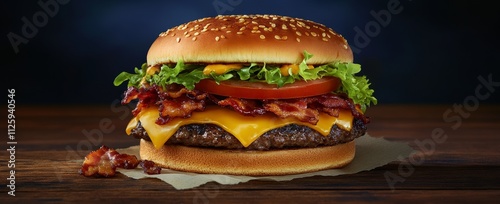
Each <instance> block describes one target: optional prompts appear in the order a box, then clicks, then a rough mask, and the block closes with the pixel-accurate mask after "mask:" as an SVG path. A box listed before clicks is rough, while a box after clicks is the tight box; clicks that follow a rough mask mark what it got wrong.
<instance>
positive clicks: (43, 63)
mask: <svg viewBox="0 0 500 204" xmlns="http://www.w3.org/2000/svg"><path fill="white" fill-rule="evenodd" d="M50 1H54V2H55V0H43V1H42V2H50ZM66 1H67V0H66ZM37 2H38V1H14V0H8V1H2V7H1V9H2V19H3V20H2V24H3V26H2V40H1V42H2V50H3V53H4V54H2V72H3V74H2V77H3V79H4V80H3V84H6V85H7V88H16V92H17V95H16V99H17V103H21V104H61V103H71V104H75V103H78V104H97V103H100V104H110V103H111V102H112V101H114V100H115V99H119V98H120V97H121V94H122V93H123V91H124V90H125V87H124V86H121V87H114V86H113V84H112V81H113V79H114V77H115V76H116V75H117V74H118V73H120V72H121V71H132V69H133V68H134V67H136V66H140V65H141V64H142V63H143V62H145V60H146V53H147V51H148V48H149V46H150V45H151V43H152V42H153V41H154V40H155V39H156V37H157V35H158V34H159V33H160V32H161V31H165V30H166V29H168V28H170V27H173V26H176V25H178V24H181V23H185V22H188V21H191V20H195V19H198V18H202V17H207V16H215V15H217V14H279V15H287V16H293V17H300V18H305V19H310V20H313V21H316V22H319V23H322V24H325V25H326V26H328V27H332V28H333V29H334V30H336V31H338V32H339V33H341V34H343V35H344V37H345V38H346V39H347V40H348V41H349V42H350V44H351V46H356V47H358V48H360V49H359V50H360V52H357V53H355V62H356V63H359V64H361V65H362V67H363V71H362V74H365V75H367V76H368V78H369V79H370V81H371V82H372V87H373V89H375V95H376V97H377V98H378V99H379V103H462V102H463V101H464V99H465V98H466V97H467V96H470V95H474V94H475V89H476V87H477V86H478V85H479V84H480V83H479V81H478V79H477V78H478V76H484V77H487V76H488V75H490V74H491V75H492V78H493V80H494V81H500V73H499V71H498V70H499V66H498V64H497V60H498V56H499V54H500V52H499V50H498V47H499V46H500V43H499V40H498V36H499V34H500V33H499V32H497V31H496V30H497V29H498V27H499V25H500V18H499V16H500V15H499V13H500V9H498V7H496V6H495V5H494V4H492V3H485V2H483V3H481V2H477V1H461V2H457V1H439V2H438V1H417V0H413V1H409V0H400V1H397V2H399V3H400V5H399V6H398V8H399V9H400V12H399V13H397V14H392V15H391V19H390V21H388V24H387V25H386V26H385V27H384V26H380V24H378V25H379V26H380V30H378V32H376V34H374V35H373V37H370V39H369V40H370V41H369V43H367V42H366V41H362V40H360V39H356V35H359V33H357V32H356V31H355V30H356V28H359V29H361V30H365V27H366V25H372V26H373V25H375V24H377V23H376V20H375V17H374V16H373V15H372V14H371V12H372V11H373V12H381V11H382V10H387V9H388V5H387V4H388V2H395V0H380V1H370V0H355V1H319V0H308V1H264V0H215V1H214V0H205V1H201V0H198V1H159V0H157V1H118V0H114V1H97V0H88V1H76V0H73V1H69V3H67V4H64V5H59V8H58V11H57V12H55V14H54V15H53V16H49V18H48V19H46V21H45V24H44V25H42V26H41V27H39V28H38V32H37V33H36V34H35V35H34V37H32V38H26V39H27V41H28V42H27V43H26V44H21V45H19V47H18V48H19V52H18V53H15V51H14V49H13V47H12V45H11V44H10V42H9V39H8V37H7V36H8V35H9V33H15V34H17V35H21V36H22V27H23V25H24V24H25V22H23V21H22V19H23V17H25V18H26V19H28V20H29V21H31V22H32V21H33V16H34V15H36V14H37V13H38V12H41V11H43V9H42V8H41V7H40V6H39V5H38V3H37ZM214 2H215V4H217V5H218V6H219V7H217V8H218V9H217V8H216V7H215V6H214ZM224 5H225V6H226V9H225V10H224V9H223V8H222V7H221V6H224ZM221 9H222V10H221ZM38 14H40V13H38ZM39 20H40V21H43V19H39ZM373 28H375V27H372V29H373ZM372 31H373V30H372ZM374 31H377V30H374ZM361 45H362V46H361ZM496 89H500V87H497V88H496ZM5 95H7V94H5ZM482 102H483V101H482ZM498 102H500V90H496V91H495V92H494V93H493V94H492V95H491V97H489V98H488V99H487V100H486V101H484V103H498Z"/></svg>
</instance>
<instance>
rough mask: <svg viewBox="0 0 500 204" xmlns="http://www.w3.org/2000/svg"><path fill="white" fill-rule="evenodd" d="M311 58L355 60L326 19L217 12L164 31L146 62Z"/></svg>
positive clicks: (293, 60) (285, 61)
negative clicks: (324, 21) (327, 25)
mask: <svg viewBox="0 0 500 204" xmlns="http://www.w3.org/2000/svg"><path fill="white" fill-rule="evenodd" d="M304 51H307V52H309V53H311V54H313V55H314V56H313V57H312V58H311V59H309V60H308V64H326V63H330V62H333V61H342V62H352V60H353V54H352V51H351V48H350V47H349V45H348V44H347V41H346V40H345V39H344V38H343V37H342V35H340V34H338V33H336V32H335V31H333V30H332V29H331V28H328V27H326V26H324V25H322V24H319V23H315V22H312V21H309V20H304V19H300V18H292V17H286V16H277V15H230V16H223V15H219V16H216V17H209V18H202V19H198V20H194V21H191V22H188V23H185V24H182V25H179V26H176V27H173V28H171V29H168V30H167V31H165V32H162V33H160V35H159V37H158V38H157V39H156V41H154V42H153V44H152V45H151V48H150V49H149V52H148V55H147V63H148V65H156V64H165V63H176V62H177V61H178V60H183V61H184V63H253V62H255V63H270V64H298V63H300V62H301V61H302V60H303V58H304V56H303V52H304Z"/></svg>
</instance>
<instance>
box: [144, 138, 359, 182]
mask: <svg viewBox="0 0 500 204" xmlns="http://www.w3.org/2000/svg"><path fill="white" fill-rule="evenodd" d="M355 148H356V146H355V143H354V141H351V142H348V143H344V144H338V145H335V146H326V147H316V148H301V149H287V150H271V151H245V150H220V149H210V148H198V147H188V146H179V145H163V146H162V148H160V149H156V148H155V147H154V146H153V143H151V142H148V141H146V140H143V139H141V142H140V156H141V159H143V160H151V161H154V162H155V163H156V164H157V165H159V166H162V167H164V168H169V169H173V170H179V171H187V172H196V173H208V174H233V175H249V176H270V175H287V174H298V173H305V172H312V171H319V170H324V169H331V168H340V167H343V166H346V165H347V164H349V163H350V162H351V161H352V160H353V159H354V155H355V150H356V149H355Z"/></svg>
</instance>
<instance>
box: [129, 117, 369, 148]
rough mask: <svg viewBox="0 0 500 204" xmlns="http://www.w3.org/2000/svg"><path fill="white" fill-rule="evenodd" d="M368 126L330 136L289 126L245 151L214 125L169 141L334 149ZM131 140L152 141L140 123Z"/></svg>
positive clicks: (195, 127)
mask: <svg viewBox="0 0 500 204" xmlns="http://www.w3.org/2000/svg"><path fill="white" fill-rule="evenodd" d="M365 132H366V125H365V124H364V123H363V121H362V120H359V119H354V121H353V126H352V128H351V131H345V130H343V129H341V128H339V127H338V126H337V125H333V126H332V129H331V131H330V134H329V135H328V136H323V135H322V134H320V133H319V132H317V131H315V130H313V129H311V128H309V127H307V126H301V125H296V124H291V125H286V126H283V127H280V128H276V129H273V130H270V131H268V132H266V133H264V134H263V135H262V136H260V137H259V138H258V139H257V140H255V141H254V142H253V143H252V144H250V145H249V146H248V147H246V148H245V147H244V146H243V145H242V144H241V143H240V141H238V139H236V137H234V136H233V135H232V134H230V133H228V132H226V131H225V130H224V129H222V128H221V127H219V126H217V125H214V124H190V125H184V126H182V127H180V128H179V129H178V130H177V132H176V133H175V134H174V135H172V137H170V139H169V140H168V141H167V143H166V144H167V145H168V144H176V145H185V146H198V147H214V148H222V149H246V150H272V149H286V148H303V147H318V146H332V145H336V144H341V143H346V142H350V141H352V140H354V139H355V138H357V137H360V136H362V135H364V134H365ZM131 135H132V136H134V137H135V138H138V139H145V140H147V141H151V140H150V138H149V136H148V134H147V133H146V131H145V130H144V128H143V127H142V125H141V123H140V122H139V123H138V124H137V127H135V128H134V129H132V133H131Z"/></svg>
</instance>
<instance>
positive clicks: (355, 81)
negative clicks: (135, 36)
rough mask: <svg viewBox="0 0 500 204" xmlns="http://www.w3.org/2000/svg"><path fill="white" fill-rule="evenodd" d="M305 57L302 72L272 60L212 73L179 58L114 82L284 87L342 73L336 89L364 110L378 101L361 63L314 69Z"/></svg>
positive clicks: (307, 54)
mask: <svg viewBox="0 0 500 204" xmlns="http://www.w3.org/2000/svg"><path fill="white" fill-rule="evenodd" d="M303 55H304V59H303V60H302V62H301V63H300V64H299V70H298V73H292V71H291V70H289V75H288V76H284V75H282V74H281V70H280V67H279V66H277V65H271V64H266V63H264V64H257V63H251V64H249V65H246V66H244V67H242V68H241V69H239V70H231V71H228V72H226V73H224V74H216V73H215V72H212V73H210V74H209V75H205V74H203V69H204V68H205V66H204V65H194V64H184V62H183V61H178V62H177V64H176V65H175V66H174V67H170V66H169V65H165V64H164V65H162V66H161V68H160V71H159V72H157V73H155V74H153V75H147V74H146V72H147V65H146V64H143V65H142V66H141V69H138V68H137V67H136V68H135V69H134V73H127V72H122V73H120V74H119V75H118V76H117V77H116V78H115V80H114V82H113V84H114V85H115V86H119V85H120V84H122V83H123V82H125V81H127V80H128V86H129V87H130V86H134V87H139V86H140V84H141V81H142V79H143V78H145V80H146V82H148V83H150V84H157V85H160V86H162V87H165V86H166V85H169V84H182V85H183V86H185V87H186V88H187V89H190V90H193V89H194V88H195V85H196V84H197V83H198V82H199V81H201V80H203V79H207V78H211V79H213V80H215V81H216V82H217V83H219V82H221V81H224V80H229V79H238V80H244V81H256V82H265V83H268V84H275V85H276V86H277V87H282V86H284V85H285V84H291V83H293V82H295V81H296V80H315V79H320V78H322V77H325V76H334V77H338V78H339V79H341V81H342V86H341V88H340V89H339V90H337V91H336V92H342V93H346V94H347V95H348V96H349V98H351V99H352V100H353V101H354V103H355V104H359V105H360V106H361V109H362V110H363V111H365V110H366V108H367V107H368V106H370V105H371V104H377V99H376V98H375V97H374V96H373V92H374V91H373V89H371V88H370V83H369V81H368V79H366V77H365V76H356V74H357V73H359V72H360V71H361V65H359V64H354V63H350V62H349V63H345V62H332V63H329V64H325V65H321V66H317V67H314V69H310V68H309V67H308V65H307V60H309V59H310V58H312V57H313V55H312V54H310V53H308V52H307V51H304V53H303Z"/></svg>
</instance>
